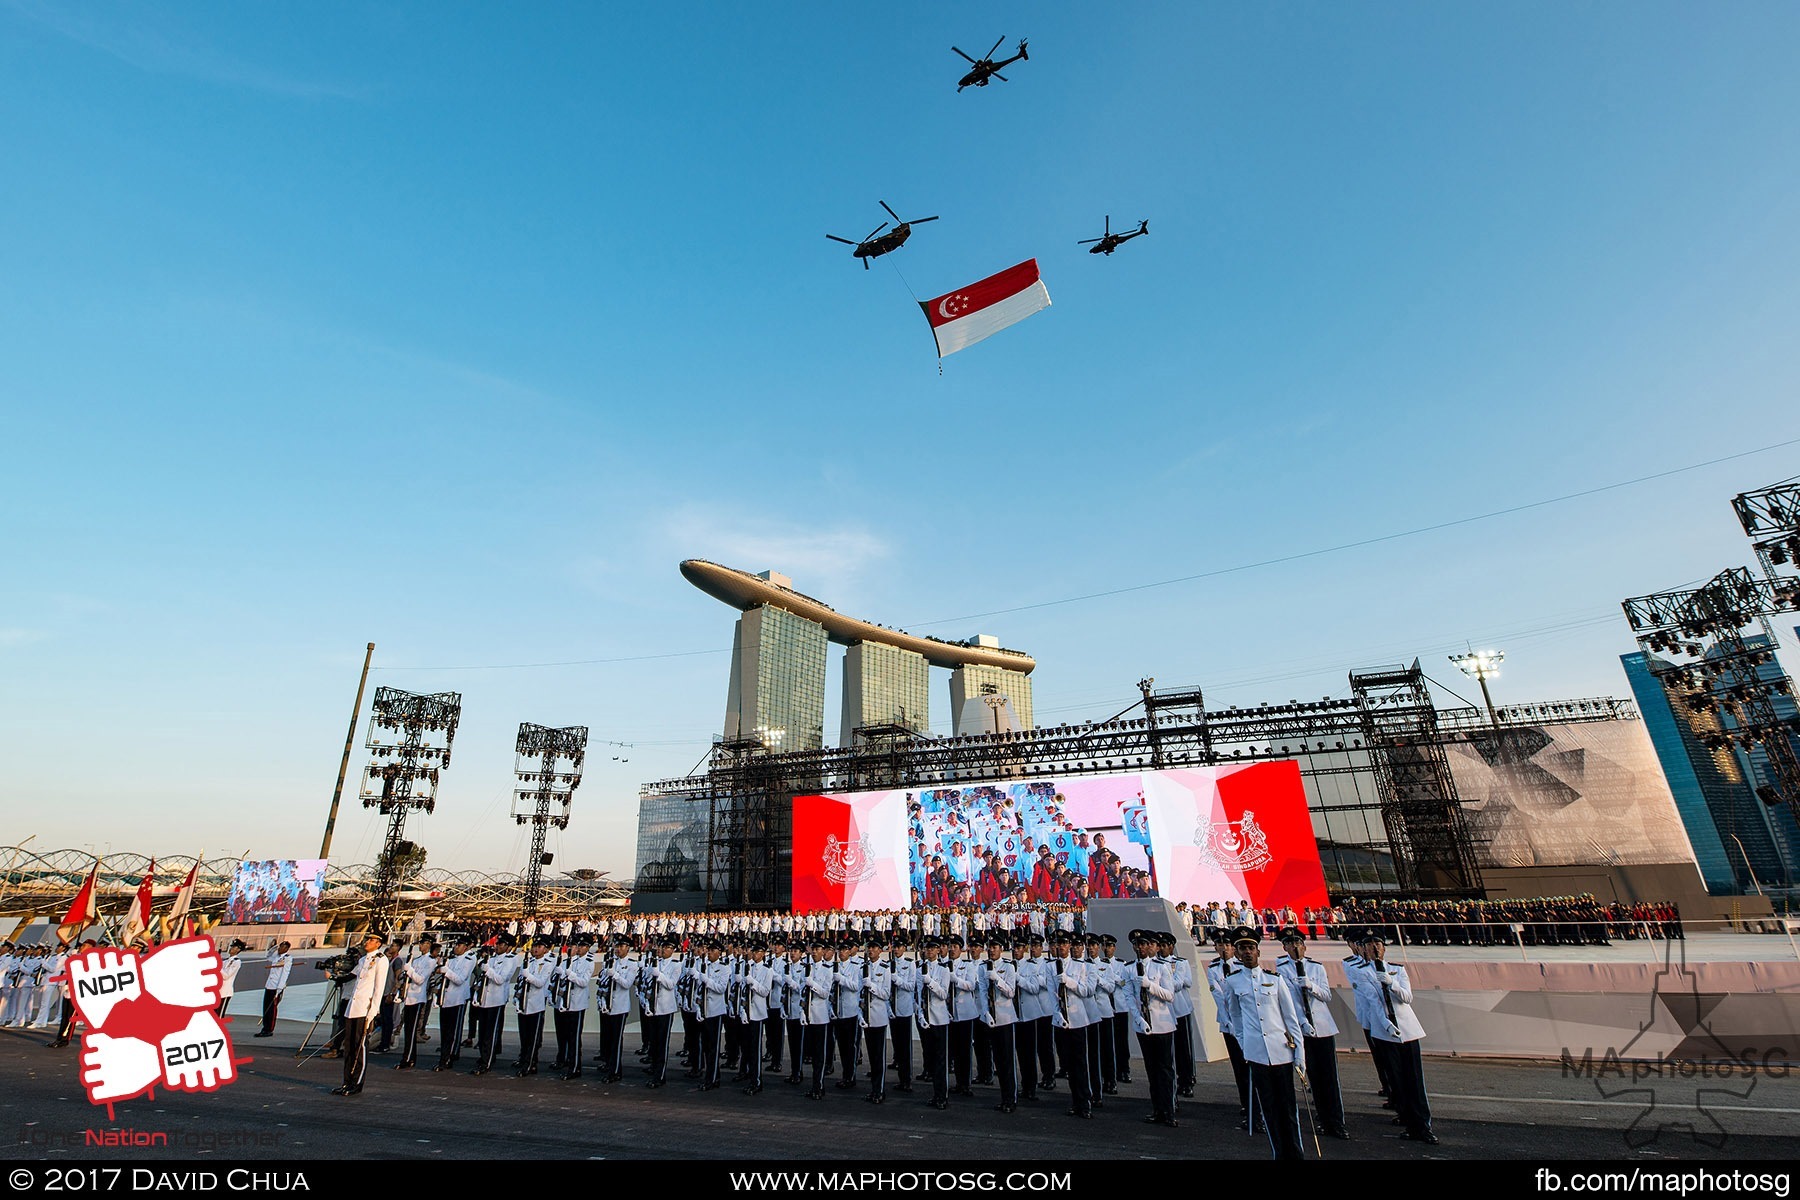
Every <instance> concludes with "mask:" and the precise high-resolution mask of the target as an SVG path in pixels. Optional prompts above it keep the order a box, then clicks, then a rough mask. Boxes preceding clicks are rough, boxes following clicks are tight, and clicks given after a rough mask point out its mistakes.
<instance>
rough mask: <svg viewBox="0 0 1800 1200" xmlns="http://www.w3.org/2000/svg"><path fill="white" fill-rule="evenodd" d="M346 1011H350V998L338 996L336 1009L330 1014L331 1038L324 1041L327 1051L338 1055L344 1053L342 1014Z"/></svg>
mask: <svg viewBox="0 0 1800 1200" xmlns="http://www.w3.org/2000/svg"><path fill="white" fill-rule="evenodd" d="M348 1011H350V997H348V996H340V997H339V998H338V1002H337V1008H335V1009H333V1010H332V1013H331V1036H330V1037H329V1038H327V1039H326V1041H325V1049H326V1050H327V1051H331V1050H336V1051H337V1052H338V1053H339V1054H342V1053H343V1052H344V1014H345V1013H346V1012H348Z"/></svg>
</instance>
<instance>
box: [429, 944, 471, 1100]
mask: <svg viewBox="0 0 1800 1200" xmlns="http://www.w3.org/2000/svg"><path fill="white" fill-rule="evenodd" d="M453 949H454V950H455V953H454V954H452V955H451V956H450V958H449V959H448V960H447V961H446V962H445V963H444V965H443V966H442V967H441V968H439V971H438V974H439V987H440V990H439V993H438V1061H437V1066H435V1067H433V1068H431V1069H432V1070H433V1071H448V1070H449V1069H450V1068H451V1067H454V1066H455V1065H456V1063H457V1060H458V1059H460V1058H461V1057H462V1036H463V1025H464V1023H465V1022H466V1021H467V1020H468V1016H469V994H470V992H471V990H472V989H473V986H474V978H475V948H474V945H473V944H472V943H471V942H470V941H469V939H468V938H467V937H466V936H463V937H458V938H457V939H456V944H455V946H454V947H453Z"/></svg>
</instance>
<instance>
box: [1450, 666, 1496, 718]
mask: <svg viewBox="0 0 1800 1200" xmlns="http://www.w3.org/2000/svg"><path fill="white" fill-rule="evenodd" d="M1505 660H1506V653H1505V651H1502V650H1471V651H1469V652H1468V653H1467V654H1452V655H1451V656H1450V661H1451V662H1453V663H1455V664H1456V669H1457V670H1459V671H1461V672H1462V673H1463V674H1464V675H1467V676H1468V677H1469V678H1470V679H1473V680H1475V681H1476V682H1477V683H1479V684H1480V685H1481V699H1482V701H1483V702H1484V703H1486V704H1487V710H1488V724H1490V725H1492V726H1493V727H1494V728H1495V729H1498V728H1500V717H1499V716H1498V714H1496V713H1495V712H1494V698H1493V696H1491V695H1489V694H1488V685H1487V681H1488V680H1490V679H1492V678H1493V677H1494V676H1496V675H1498V674H1499V673H1500V664H1501V663H1502V662H1504V661H1505Z"/></svg>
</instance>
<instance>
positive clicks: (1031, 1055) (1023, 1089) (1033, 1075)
mask: <svg viewBox="0 0 1800 1200" xmlns="http://www.w3.org/2000/svg"><path fill="white" fill-rule="evenodd" d="M1002 1028H1004V1029H1005V1030H1006V1031H1007V1032H1008V1033H1010V1034H1011V1035H1012V1043H1013V1044H1012V1053H1013V1057H1015V1058H1016V1059H1017V1060H1018V1063H1019V1095H1020V1097H1022V1098H1023V1099H1026V1100H1036V1099H1037V1090H1038V1077H1037V1041H1038V1037H1037V1035H1038V1030H1037V1022H1036V1021H1020V1022H1018V1023H1017V1024H1014V1025H1010V1026H1002Z"/></svg>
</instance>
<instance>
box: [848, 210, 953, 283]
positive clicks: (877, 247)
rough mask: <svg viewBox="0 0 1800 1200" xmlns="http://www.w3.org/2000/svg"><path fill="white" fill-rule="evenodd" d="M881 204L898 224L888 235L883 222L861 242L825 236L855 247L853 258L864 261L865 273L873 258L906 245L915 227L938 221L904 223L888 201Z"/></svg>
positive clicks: (932, 218)
mask: <svg viewBox="0 0 1800 1200" xmlns="http://www.w3.org/2000/svg"><path fill="white" fill-rule="evenodd" d="M880 204H881V207H883V208H887V214H888V216H890V217H892V218H894V220H895V221H896V222H898V223H897V224H896V225H895V226H894V227H893V228H892V229H888V231H887V232H886V233H882V232H881V231H882V230H884V229H887V227H888V223H887V222H886V221H883V222H882V223H881V224H879V225H877V226H876V227H875V228H874V230H873V231H872V232H871V233H870V234H869V236H868V237H866V238H864V239H863V240H862V241H860V242H853V241H851V240H850V239H849V238H841V237H839V236H838V235H837V234H835V233H828V234H826V235H825V236H826V237H828V238H830V239H831V240H832V241H834V242H842V243H844V245H846V246H855V247H856V250H855V251H854V253H853V254H852V257H854V258H860V259H862V260H863V270H865V271H866V270H868V269H869V260H870V259H871V258H880V257H881V256H882V255H883V254H887V253H890V252H892V251H894V250H898V249H899V248H900V247H902V246H904V245H906V239H907V238H909V237H911V236H912V227H913V226H914V225H923V224H924V223H925V222H927V221H935V220H937V218H936V217H914V218H913V219H912V220H910V221H902V220H900V214H899V213H897V212H895V211H894V210H893V209H891V208H888V204H887V201H886V200H883V201H881V202H880Z"/></svg>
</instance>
